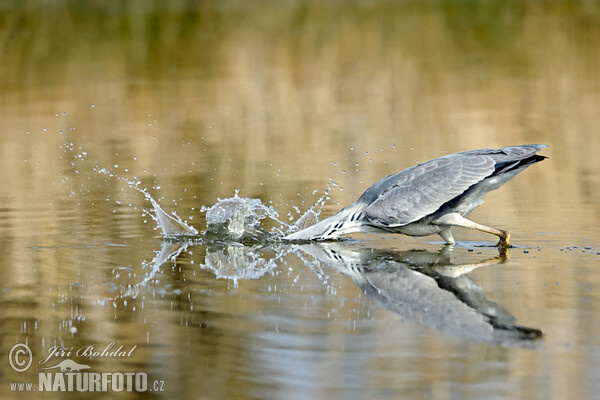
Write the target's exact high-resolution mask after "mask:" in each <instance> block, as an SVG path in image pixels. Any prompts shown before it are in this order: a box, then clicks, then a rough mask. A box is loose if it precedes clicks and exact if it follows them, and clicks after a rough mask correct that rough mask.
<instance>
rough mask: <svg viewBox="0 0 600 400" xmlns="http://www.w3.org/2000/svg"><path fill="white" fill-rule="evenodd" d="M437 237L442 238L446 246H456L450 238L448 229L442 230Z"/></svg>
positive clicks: (451, 237) (450, 234)
mask: <svg viewBox="0 0 600 400" xmlns="http://www.w3.org/2000/svg"><path fill="white" fill-rule="evenodd" d="M438 235H440V236H441V237H442V239H444V240H445V241H446V243H447V244H456V241H455V240H454V237H453V236H452V232H450V227H447V228H444V229H442V230H441V231H440V232H439V233H438Z"/></svg>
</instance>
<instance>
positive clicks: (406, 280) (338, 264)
mask: <svg viewBox="0 0 600 400" xmlns="http://www.w3.org/2000/svg"><path fill="white" fill-rule="evenodd" d="M300 250H301V251H302V252H304V253H306V254H309V255H310V256H312V257H313V258H315V259H317V260H319V262H321V263H322V264H326V265H330V266H332V267H334V268H336V269H337V270H338V271H340V272H342V273H344V274H346V275H348V276H350V277H351V278H352V280H354V282H355V283H356V284H357V285H358V286H359V287H360V288H361V289H362V291H363V292H364V293H365V294H366V295H367V296H369V297H370V298H371V299H373V300H375V301H377V302H378V303H379V304H381V306H382V307H383V308H385V309H387V310H390V311H393V312H395V313H397V314H399V315H401V316H403V317H404V318H406V319H407V320H410V321H413V322H416V323H419V324H421V325H425V326H428V327H430V328H433V329H436V330H438V331H440V332H442V333H443V334H445V335H447V336H451V337H455V338H459V339H468V340H474V341H478V342H487V343H496V344H505V345H522V346H531V345H535V344H534V342H533V341H534V340H535V339H539V338H541V336H542V332H541V331H540V330H538V329H535V328H527V327H523V326H519V325H517V324H516V321H515V318H514V316H513V315H511V314H510V312H508V310H506V309H505V308H504V307H502V306H501V305H500V304H498V303H496V302H493V301H490V300H488V299H487V298H486V296H485V293H484V292H483V289H482V288H481V286H479V285H478V284H477V283H476V282H475V281H474V280H473V279H472V278H471V277H470V276H469V273H470V272H471V271H473V270H474V269H476V268H479V267H482V266H486V265H495V264H501V263H504V262H506V261H507V259H508V255H507V253H506V252H505V251H504V250H499V251H500V254H499V255H498V256H497V257H493V258H487V259H483V260H481V261H479V262H476V263H462V264H456V263H453V262H452V261H451V254H452V246H446V247H445V248H443V249H442V250H441V251H439V252H430V251H426V250H408V251H396V252H392V251H388V250H375V249H371V248H357V247H354V246H352V247H351V246H347V245H343V244H339V243H315V244H309V245H305V246H301V248H300Z"/></svg>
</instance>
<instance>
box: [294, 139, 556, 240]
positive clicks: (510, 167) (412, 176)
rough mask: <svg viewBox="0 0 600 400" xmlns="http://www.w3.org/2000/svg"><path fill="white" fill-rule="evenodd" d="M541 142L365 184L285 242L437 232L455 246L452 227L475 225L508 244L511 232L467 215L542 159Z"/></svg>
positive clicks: (442, 160) (433, 163)
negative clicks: (339, 206)
mask: <svg viewBox="0 0 600 400" xmlns="http://www.w3.org/2000/svg"><path fill="white" fill-rule="evenodd" d="M545 147H548V146H546V145H543V144H528V145H522V146H510V147H503V148H500V149H480V150H470V151H464V152H460V153H456V154H450V155H447V156H444V157H439V158H436V159H434V160H430V161H427V162H424V163H422V164H418V165H415V166H412V167H410V168H407V169H405V170H403V171H400V172H398V173H396V174H393V175H389V176H387V177H385V178H383V179H381V180H380V181H378V182H377V183H375V184H374V185H373V186H371V187H369V188H368V189H367V190H366V191H365V192H364V193H363V194H362V195H361V196H360V197H359V198H358V200H356V201H355V202H353V203H352V204H350V205H349V206H347V207H345V208H343V209H342V210H341V211H340V212H338V213H337V214H335V215H333V216H331V217H329V218H326V219H324V220H322V221H320V222H318V223H316V224H315V225H312V226H310V227H308V228H305V229H302V230H299V231H297V232H294V233H290V234H288V235H286V236H285V237H284V239H288V240H329V239H335V238H337V237H339V236H341V235H346V234H350V233H354V232H366V233H378V232H379V233H381V232H388V233H402V234H405V235H409V236H428V235H432V234H436V233H437V234H438V235H440V236H441V237H442V239H444V241H445V242H446V243H447V244H454V243H455V241H454V237H453V236H452V232H451V231H450V228H452V227H454V226H458V227H463V228H469V229H476V230H479V231H483V232H487V233H491V234H493V235H496V236H498V237H499V238H500V240H499V242H498V246H508V245H509V242H510V233H508V232H507V231H505V230H502V229H496V228H492V227H489V226H485V225H481V224H478V223H476V222H473V221H471V220H469V219H467V218H466V216H467V215H468V214H469V213H470V212H471V211H473V210H474V209H475V208H476V207H478V206H480V205H481V204H483V199H484V197H485V195H486V194H487V192H489V191H492V190H496V189H498V188H500V187H501V186H502V185H503V184H504V183H506V182H507V181H509V180H510V179H512V178H514V177H515V176H516V175H517V174H518V173H519V172H521V171H523V170H524V169H526V168H527V167H529V166H531V165H533V164H535V163H537V162H539V161H542V160H543V159H545V158H546V157H545V156H541V155H538V154H536V153H538V152H539V151H540V150H541V149H543V148H545Z"/></svg>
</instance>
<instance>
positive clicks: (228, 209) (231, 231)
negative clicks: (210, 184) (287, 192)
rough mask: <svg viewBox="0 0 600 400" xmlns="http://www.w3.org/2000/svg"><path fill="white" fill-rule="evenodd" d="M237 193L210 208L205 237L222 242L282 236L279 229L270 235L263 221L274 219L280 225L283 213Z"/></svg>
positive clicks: (207, 211) (260, 239) (259, 239)
mask: <svg viewBox="0 0 600 400" xmlns="http://www.w3.org/2000/svg"><path fill="white" fill-rule="evenodd" d="M238 194H239V192H238V191H237V190H236V192H235V195H234V196H233V197H230V198H227V199H218V202H217V203H216V204H215V205H213V206H212V207H210V208H208V209H206V208H204V207H203V208H202V210H203V211H206V232H205V237H206V238H209V239H219V240H233V241H240V242H241V241H245V240H257V241H263V240H268V239H270V238H275V237H277V236H279V234H278V229H275V230H274V231H271V232H268V231H266V230H265V229H264V228H263V227H262V225H261V222H262V220H264V219H266V218H270V219H272V220H273V221H275V222H277V223H279V224H280V225H285V223H284V222H282V221H280V220H279V213H278V212H277V210H276V209H275V208H274V207H271V206H268V205H266V204H263V203H262V202H261V201H260V200H259V199H250V198H247V197H246V198H242V197H239V196H238Z"/></svg>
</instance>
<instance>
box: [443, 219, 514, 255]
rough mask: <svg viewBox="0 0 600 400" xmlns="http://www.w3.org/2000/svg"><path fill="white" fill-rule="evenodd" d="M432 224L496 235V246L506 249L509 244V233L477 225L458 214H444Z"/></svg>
mask: <svg viewBox="0 0 600 400" xmlns="http://www.w3.org/2000/svg"><path fill="white" fill-rule="evenodd" d="M434 223H435V224H437V225H442V226H460V227H462V228H468V229H475V230H478V231H482V232H487V233H491V234H492V235H496V236H498V237H499V238H500V240H499V241H498V244H497V245H496V246H500V247H508V244H509V243H510V233H508V232H507V231H504V230H502V229H496V228H491V227H489V226H485V225H481V224H478V223H476V222H473V221H471V220H468V219H466V218H465V217H463V216H462V215H460V214H459V213H455V212H453V213H448V214H444V215H442V216H441V217H440V218H438V219H436V220H435V221H434ZM442 232H444V231H443V230H442V231H441V232H440V235H442ZM442 237H444V236H442ZM444 239H445V238H444Z"/></svg>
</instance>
